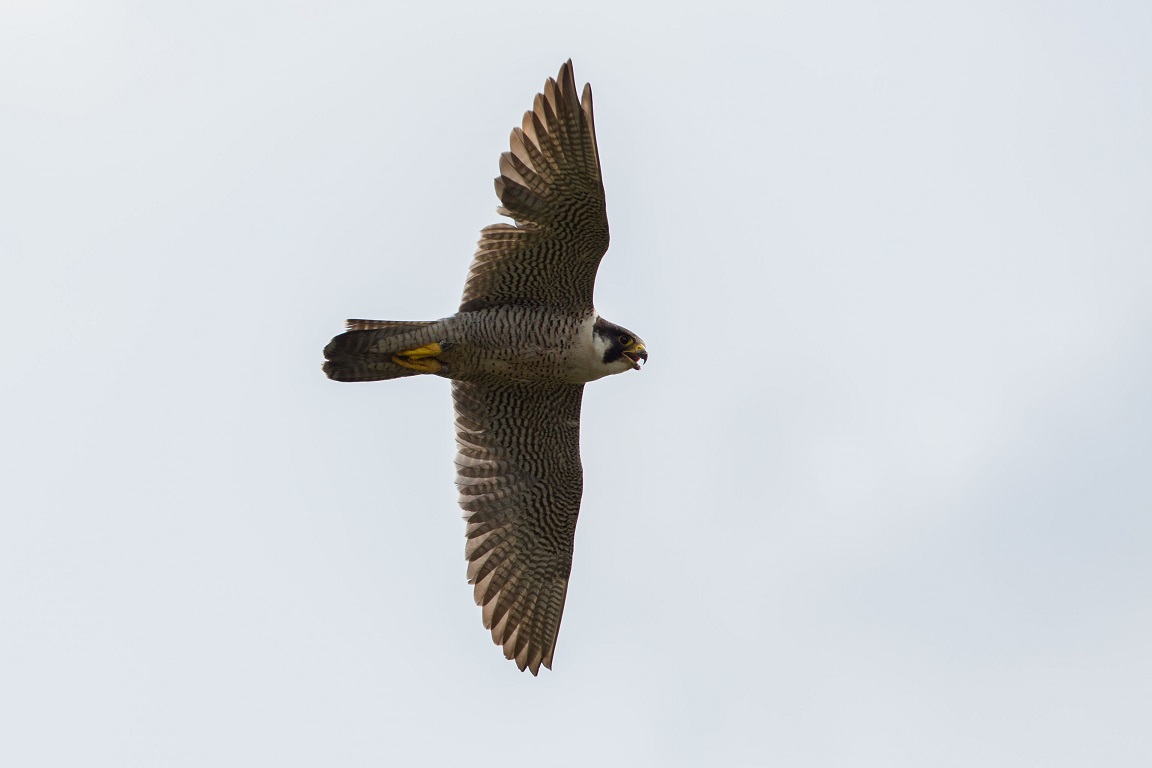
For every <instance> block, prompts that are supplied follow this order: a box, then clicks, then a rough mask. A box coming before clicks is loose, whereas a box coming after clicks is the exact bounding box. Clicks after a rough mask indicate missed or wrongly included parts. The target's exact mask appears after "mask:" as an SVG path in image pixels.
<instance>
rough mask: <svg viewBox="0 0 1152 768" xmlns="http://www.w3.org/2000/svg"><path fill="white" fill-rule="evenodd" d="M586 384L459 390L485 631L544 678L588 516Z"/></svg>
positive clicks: (463, 475) (495, 383) (459, 478)
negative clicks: (583, 452)
mask: <svg viewBox="0 0 1152 768" xmlns="http://www.w3.org/2000/svg"><path fill="white" fill-rule="evenodd" d="M583 393H584V385H582V384H558V383H537V382H514V381H509V380H506V379H498V378H494V377H490V376H489V377H482V378H479V379H476V380H469V381H454V382H452V398H453V400H454V402H455V405H456V445H457V452H456V485H457V486H458V487H459V489H460V506H461V507H463V509H464V512H465V514H464V517H465V519H466V520H467V521H468V530H467V537H468V543H467V546H466V548H465V555H466V556H467V558H468V581H469V582H470V583H472V584H474V585H475V595H476V603H477V604H478V605H481V606H483V616H484V626H485V627H487V628H488V629H490V630H492V639H493V640H494V641H495V642H496V644H497V645H501V646H503V647H504V656H505V657H507V658H509V659H515V661H516V665H517V666H518V667H520V669H521V670H524V669H525V668H527V669H530V670H531V671H532V674H533V675H535V674H537V673H538V672H539V671H540V666H541V665H543V666H545V667H548V668H549V669H551V668H552V654H553V652H554V651H555V649H556V635H557V633H559V631H560V618H561V615H562V614H563V612H564V598H565V595H567V593H568V574H569V573H570V572H571V570H572V543H573V540H574V538H575V535H576V516H577V514H578V513H579V511H580V496H581V493H582V491H583V477H582V474H581V468H580V400H581V397H582V396H583Z"/></svg>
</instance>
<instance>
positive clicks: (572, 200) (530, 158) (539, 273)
mask: <svg viewBox="0 0 1152 768" xmlns="http://www.w3.org/2000/svg"><path fill="white" fill-rule="evenodd" d="M510 144H511V147H512V149H511V151H510V152H505V153H504V154H502V155H501V156H500V177H499V178H497V179H496V195H497V196H498V197H499V198H500V202H501V203H502V206H501V207H500V208H499V209H498V211H499V213H500V214H501V215H503V216H509V217H511V218H512V219H513V220H515V222H516V224H515V226H513V225H511V224H493V225H491V226H488V227H485V228H484V229H483V230H482V232H481V235H480V243H479V245H478V246H477V249H476V255H475V257H474V258H473V259H472V267H471V269H470V270H469V272H468V281H467V283H465V285H464V298H463V299H462V300H461V304H460V311H461V312H468V311H471V310H477V309H483V308H485V307H490V306H494V305H500V304H521V305H525V304H527V305H543V306H549V307H552V308H554V309H558V310H561V311H565V312H569V313H571V314H573V315H583V314H586V313H587V312H589V311H591V310H592V290H593V286H594V284H595V282H596V269H597V267H599V265H600V259H601V258H602V257H603V256H604V252H605V251H607V250H608V218H607V216H606V214H605V212H604V184H603V181H602V180H601V177H600V157H599V155H598V153H597V149H596V127H595V123H594V121H593V118H592V88H591V86H588V85H585V86H584V94H583V97H582V98H581V97H578V96H577V93H576V80H575V79H574V78H573V75H572V61H571V60H569V61H568V62H567V63H565V64H564V66H562V67H561V68H560V74H559V75H557V77H556V79H555V80H552V79H551V78H549V80H548V82H546V83H545V84H544V92H543V93H541V94H537V96H536V101H535V104H534V105H533V108H532V111H530V112H525V113H524V121H523V124H522V126H521V127H520V128H514V129H513V130H512V137H511V139H510Z"/></svg>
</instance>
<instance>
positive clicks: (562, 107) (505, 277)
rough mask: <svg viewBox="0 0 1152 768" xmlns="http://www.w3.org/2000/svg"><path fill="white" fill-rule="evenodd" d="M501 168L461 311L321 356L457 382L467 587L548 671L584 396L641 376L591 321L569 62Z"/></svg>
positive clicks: (578, 478) (600, 229) (352, 373)
mask: <svg viewBox="0 0 1152 768" xmlns="http://www.w3.org/2000/svg"><path fill="white" fill-rule="evenodd" d="M510 142H511V151H510V152H505V153H503V154H502V155H501V156H500V176H499V177H498V178H497V179H496V195H497V197H499V198H500V203H501V206H500V207H499V208H498V209H497V211H498V213H500V214H501V215H502V216H507V217H509V218H511V219H512V220H513V221H514V222H515V223H514V224H506V223H501V224H493V225H491V226H488V227H485V228H484V229H483V230H482V231H481V233H480V242H479V245H478V247H477V249H476V254H475V256H474V257H473V259H472V266H471V268H470V269H469V270H468V279H467V281H466V282H465V284H464V297H463V299H462V300H461V303H460V310H459V311H458V312H457V313H456V314H455V315H452V316H451V317H446V318H444V319H442V320H433V321H427V322H412V321H390V320H349V321H348V323H347V326H348V331H347V332H346V333H343V334H341V335H339V336H337V337H336V338H334V339H332V341H331V343H329V344H328V346H327V347H325V348H324V356H325V357H326V358H327V362H326V363H324V372H325V373H327V374H328V377H329V378H331V379H335V380H336V381H379V380H382V379H396V378H400V377H402V376H416V375H420V374H432V375H435V376H441V377H443V378H446V379H451V380H452V399H453V402H454V404H455V411H456V445H457V453H456V485H457V487H458V488H459V491H460V506H461V507H462V508H463V510H464V519H465V520H466V521H467V531H466V536H467V544H466V546H465V557H466V558H467V560H468V581H469V583H470V584H473V585H475V590H474V592H475V597H476V603H477V604H478V605H480V606H482V609H483V618H484V626H485V627H486V628H488V629H490V630H491V631H492V639H493V640H494V641H495V642H496V644H497V645H501V646H503V648H504V656H505V657H506V658H508V659H513V660H515V662H516V665H517V666H518V667H519V668H520V669H521V671H523V670H524V669H529V670H531V672H532V674H533V675H536V674H538V673H539V671H540V667H541V666H544V667H547V668H549V669H551V668H552V657H553V654H554V653H555V650H556V636H557V634H558V633H559V631H560V618H561V614H562V613H563V611H564V598H565V595H566V594H567V592H568V576H569V574H570V573H571V570H572V545H573V541H574V538H575V534H576V516H577V514H578V513H579V511H580V495H581V492H582V489H583V476H582V472H581V466H580V400H581V397H582V395H583V393H584V384H585V383H587V382H589V381H595V380H596V379H600V378H603V377H605V376H610V375H612V374H614V373H623V372H624V371H630V370H639V369H640V361H642V360H643V361H647V360H648V352H647V351H646V349H645V347H644V342H643V340H641V339H640V337H639V336H637V335H636V334H634V333H632V331H629V330H628V329H626V328H622V327H621V326H619V325H615V324H614V323H610V322H608V321H607V320H605V319H603V318H602V317H600V316H599V315H598V314H597V313H596V309H595V308H594V307H593V305H592V290H593V286H594V283H595V281H596V269H597V267H598V266H599V264H600V259H601V258H602V257H603V256H604V252H605V251H606V250H607V249H608V219H607V217H606V215H605V212H604V184H603V182H602V181H601V176H600V157H599V154H598V151H597V148H596V128H595V125H594V122H593V118H592V89H591V87H590V86H588V85H585V86H584V91H583V94H582V95H578V93H577V90H576V81H575V79H574V78H573V75H572V61H571V60H569V61H568V62H567V63H565V64H564V66H562V67H561V68H560V73H559V75H557V77H556V79H555V80H553V79H551V78H549V79H548V81H547V82H545V83H544V92H543V93H541V94H537V96H536V99H535V102H534V104H533V107H532V109H531V110H530V111H529V112H526V113H524V120H523V121H522V123H521V126H520V127H519V128H514V129H513V130H512V136H511V139H510Z"/></svg>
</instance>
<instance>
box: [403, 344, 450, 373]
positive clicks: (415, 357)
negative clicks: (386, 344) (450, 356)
mask: <svg viewBox="0 0 1152 768" xmlns="http://www.w3.org/2000/svg"><path fill="white" fill-rule="evenodd" d="M443 351H444V348H443V347H441V346H440V345H439V344H438V343H436V342H432V343H431V344H425V345H424V346H422V347H417V348H416V349H405V350H403V351H401V352H397V353H396V354H394V355H392V362H394V363H396V365H399V366H402V367H404V368H409V369H411V370H413V371H419V372H420V373H439V372H440V368H441V367H442V364H441V363H440V361H439V360H437V359H436V355H438V354H440V353H441V352H443Z"/></svg>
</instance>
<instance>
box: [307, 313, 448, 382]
mask: <svg viewBox="0 0 1152 768" xmlns="http://www.w3.org/2000/svg"><path fill="white" fill-rule="evenodd" d="M435 322H436V321H415V322H408V321H391V320H349V321H348V331H347V333H342V334H340V335H339V336H337V337H336V338H334V339H332V341H330V342H328V346H326V347H324V357H325V358H327V361H326V362H325V363H324V373H326V374H328V378H330V379H333V380H334V381H382V380H384V379H399V378H401V377H403V376H416V375H417V374H419V373H420V371H414V370H412V369H410V368H405V367H403V366H400V365H396V363H394V362H392V355H393V354H395V353H396V352H399V351H400V350H402V349H407V348H409V347H413V346H420V345H421V344H426V343H428V341H431V340H432V339H429V340H428V341H425V340H423V336H425V335H428V334H422V333H420V332H419V331H421V330H422V329H426V328H427V327H428V326H430V325H435ZM407 337H411V339H409V338H407Z"/></svg>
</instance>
